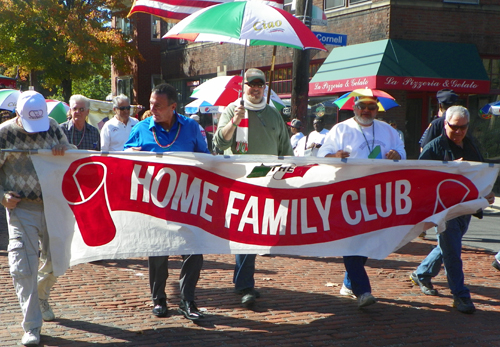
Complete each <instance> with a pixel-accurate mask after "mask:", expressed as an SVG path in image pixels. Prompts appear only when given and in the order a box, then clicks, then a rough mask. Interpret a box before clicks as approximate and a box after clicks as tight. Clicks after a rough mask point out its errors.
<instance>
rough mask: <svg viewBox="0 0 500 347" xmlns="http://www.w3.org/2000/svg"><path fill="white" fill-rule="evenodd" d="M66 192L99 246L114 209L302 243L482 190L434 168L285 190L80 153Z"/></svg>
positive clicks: (395, 219)
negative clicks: (117, 185) (86, 155)
mask: <svg viewBox="0 0 500 347" xmlns="http://www.w3.org/2000/svg"><path fill="white" fill-rule="evenodd" d="M308 166H309V167H307V170H308V169H310V168H311V166H310V165H308ZM263 168H264V169H266V168H267V167H264V166H262V165H259V166H256V167H255V168H254V170H256V171H262V169H263ZM297 168H299V170H297V174H303V173H304V172H300V166H299V167H286V168H284V167H282V168H280V167H268V169H267V170H271V171H272V172H274V175H275V176H276V175H277V174H278V173H279V172H280V171H283V172H285V175H281V177H282V179H286V174H290V175H291V176H293V171H294V170H295V169H297ZM307 170H306V171H307ZM278 176H279V175H278ZM96 178H98V179H97V180H96ZM116 182H120V189H116ZM108 187H109V188H108ZM62 193H63V196H64V197H65V198H66V200H67V202H68V205H69V206H70V208H71V209H72V211H73V214H74V216H75V219H76V222H77V223H78V227H79V230H80V232H81V234H82V237H83V240H84V242H85V243H86V244H87V245H89V246H99V245H103V244H106V243H109V242H110V240H112V239H113V238H114V237H115V233H116V227H114V226H113V220H112V218H111V215H110V212H109V211H131V212H139V213H142V214H146V215H149V216H152V217H155V218H159V219H163V220H166V221H169V222H174V223H182V224H186V225H191V226H194V227H199V228H201V229H203V230H205V231H206V232H208V233H211V234H213V235H215V236H217V237H219V238H222V239H225V240H229V241H235V242H239V243H243V244H249V245H260V246H299V245H310V244H318V243H324V242H331V241H336V240H340V239H345V238H350V237H353V236H357V235H362V234H366V233H370V232H373V231H376V230H382V229H386V228H390V227H397V226H405V225H414V224H416V223H419V222H421V221H422V220H424V219H425V218H428V217H429V216H432V215H434V214H436V213H439V212H441V211H443V210H445V209H448V208H450V207H452V206H454V205H456V204H459V203H461V202H464V201H470V200H475V199H477V198H478V196H479V193H478V190H477V188H476V187H475V185H474V184H473V183H472V182H471V181H470V180H469V179H467V178H466V177H464V176H462V175H457V174H450V173H445V172H440V171H434V170H425V169H405V170H394V171H388V172H384V173H379V174H373V175H368V176H364V177H360V178H355V179H351V180H346V181H341V182H333V183H329V184H325V185H322V186H314V187H306V188H287V189H278V188H269V187H262V186H257V185H254V184H249V183H246V182H241V181H238V180H234V179H230V178H227V177H224V176H220V175H217V174H215V173H213V172H210V171H207V170H204V169H202V168H201V167H197V166H190V165H169V164H164V163H153V162H142V161H134V160H128V159H122V158H114V157H88V158H83V159H79V160H76V161H74V162H73V163H72V164H71V165H70V167H69V168H68V170H67V171H66V173H65V174H64V177H63V183H62ZM108 206H109V209H108ZM91 215H93V216H100V218H91Z"/></svg>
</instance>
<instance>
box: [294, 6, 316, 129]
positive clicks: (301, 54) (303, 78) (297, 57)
mask: <svg viewBox="0 0 500 347" xmlns="http://www.w3.org/2000/svg"><path fill="white" fill-rule="evenodd" d="M311 12H312V0H297V2H296V8H295V16H296V17H297V18H298V19H300V20H301V21H302V22H303V23H304V24H305V25H306V26H307V27H308V28H309V29H310V28H311ZM309 62H310V54H309V50H308V49H305V50H298V49H295V50H294V52H293V67H292V98H291V104H292V114H291V118H292V119H293V118H298V119H300V121H301V122H302V123H303V124H307V122H306V118H307V102H308V98H309ZM304 122H305V123H304Z"/></svg>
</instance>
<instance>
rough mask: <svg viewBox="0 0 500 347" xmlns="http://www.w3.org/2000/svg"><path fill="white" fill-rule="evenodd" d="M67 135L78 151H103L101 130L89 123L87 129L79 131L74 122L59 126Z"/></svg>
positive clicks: (86, 125)
mask: <svg viewBox="0 0 500 347" xmlns="http://www.w3.org/2000/svg"><path fill="white" fill-rule="evenodd" d="M59 126H60V127H61V129H62V131H63V132H64V134H66V137H67V138H68V141H69V143H71V144H73V145H75V146H77V147H78V149H90V150H94V151H100V150H101V137H100V135H99V130H97V128H95V127H93V126H92V125H90V124H89V123H87V122H85V129H84V130H82V131H79V130H78V129H77V128H76V127H75V126H74V123H73V121H72V120H69V121H67V122H64V123H62V124H60V125H59Z"/></svg>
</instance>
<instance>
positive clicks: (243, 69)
mask: <svg viewBox="0 0 500 347" xmlns="http://www.w3.org/2000/svg"><path fill="white" fill-rule="evenodd" d="M247 44H248V40H245V49H244V50H243V68H242V69H241V78H242V79H243V82H242V84H241V89H240V91H239V95H240V97H241V95H242V94H243V83H245V67H246V64H247Z"/></svg>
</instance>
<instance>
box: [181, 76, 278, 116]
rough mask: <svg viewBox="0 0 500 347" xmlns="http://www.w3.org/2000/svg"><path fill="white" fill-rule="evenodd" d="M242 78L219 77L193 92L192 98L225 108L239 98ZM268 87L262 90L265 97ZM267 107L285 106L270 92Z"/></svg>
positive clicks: (276, 95) (201, 85)
mask: <svg viewBox="0 0 500 347" xmlns="http://www.w3.org/2000/svg"><path fill="white" fill-rule="evenodd" d="M242 81H243V78H242V77H241V76H240V75H236V76H219V77H214V78H212V79H209V80H208V81H206V82H204V83H202V84H200V85H199V86H198V87H196V88H195V89H194V90H193V93H192V94H191V97H192V98H196V99H201V100H204V101H206V102H208V103H209V104H211V105H214V106H227V105H229V104H230V103H232V102H233V101H235V100H236V99H238V98H239V97H240V94H241V83H242ZM267 92H268V87H267V86H266V89H265V90H264V98H266V97H267ZM269 105H271V106H273V107H275V108H276V109H277V110H281V109H282V108H284V107H285V104H284V103H283V101H282V100H281V99H280V97H279V96H278V94H276V93H275V92H274V91H273V90H271V100H270V101H269Z"/></svg>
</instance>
